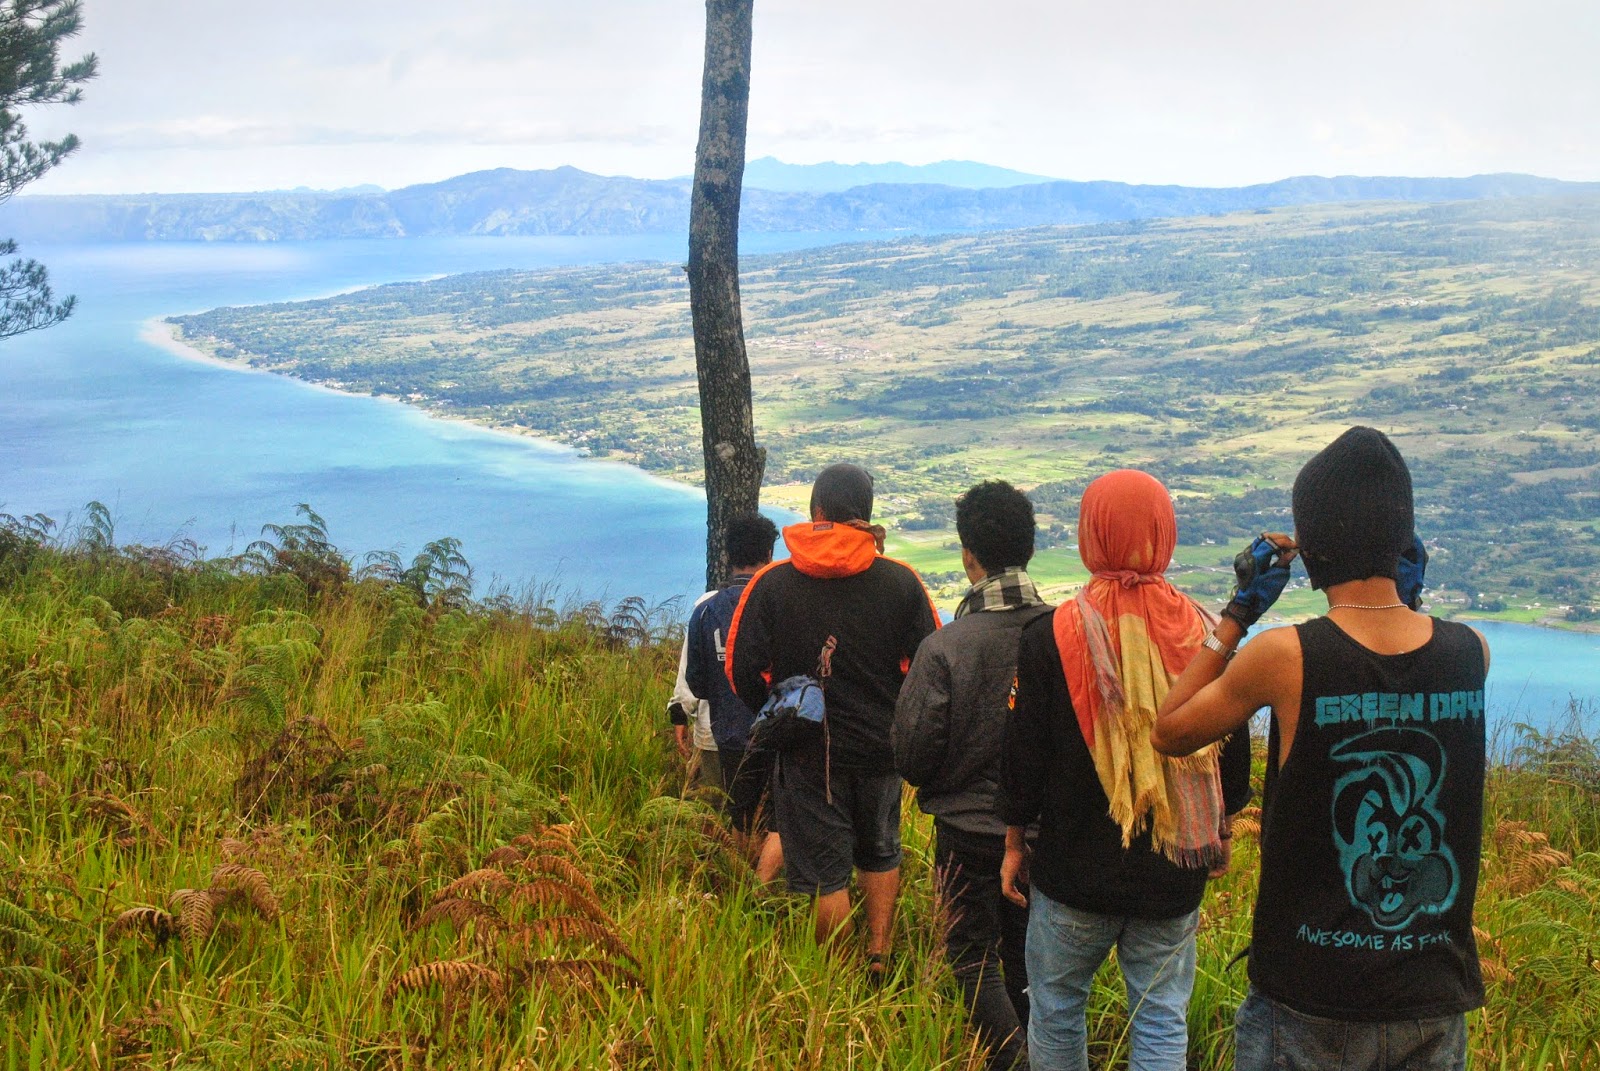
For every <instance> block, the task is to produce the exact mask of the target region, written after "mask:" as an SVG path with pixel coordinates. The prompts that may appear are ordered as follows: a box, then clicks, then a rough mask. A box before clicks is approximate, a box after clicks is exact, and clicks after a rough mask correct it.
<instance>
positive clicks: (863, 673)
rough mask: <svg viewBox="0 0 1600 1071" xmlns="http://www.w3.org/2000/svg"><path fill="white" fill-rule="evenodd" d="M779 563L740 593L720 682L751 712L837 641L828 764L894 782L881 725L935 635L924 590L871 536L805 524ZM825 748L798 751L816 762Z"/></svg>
mask: <svg viewBox="0 0 1600 1071" xmlns="http://www.w3.org/2000/svg"><path fill="white" fill-rule="evenodd" d="M783 540H784V543H785V544H786V545H787V546H788V548H789V554H790V557H789V559H788V560H787V561H781V562H775V563H773V564H772V565H769V566H767V568H765V569H763V570H762V571H761V572H759V573H757V574H756V575H755V577H754V578H752V579H751V581H750V583H749V584H747V585H746V586H745V589H744V596H743V597H742V598H741V599H740V601H739V607H738V609H737V610H735V611H734V615H733V624H732V625H731V626H730V628H729V632H728V652H727V670H728V680H729V681H730V682H731V683H732V684H733V690H734V692H735V693H736V694H737V695H738V696H739V698H740V699H742V700H744V701H745V703H746V704H747V705H748V706H749V707H750V709H751V710H759V709H760V707H761V704H762V703H764V702H766V698H767V692H768V690H769V688H770V687H771V685H772V684H774V683H776V682H778V681H781V680H783V679H785V678H787V677H793V676H797V675H799V674H803V673H814V672H815V671H816V668H817V657H818V655H819V654H821V652H822V647H823V645H824V644H825V643H826V642H827V640H828V637H829V636H833V637H834V638H835V639H836V640H837V641H838V647H837V649H836V650H835V651H834V654H833V676H832V678H831V679H830V680H829V681H828V685H827V709H828V736H829V741H830V744H829V747H830V753H831V761H832V764H833V765H834V766H835V767H838V768H841V769H850V770H859V771H863V772H868V773H892V772H893V771H894V754H893V752H892V751H891V750H890V746H889V726H890V723H891V722H892V721H893V720H894V703H895V698H896V697H897V696H898V695H899V694H900V685H901V682H902V681H904V680H905V675H906V671H907V670H908V669H909V668H910V666H911V658H912V656H913V655H915V654H916V651H917V645H918V644H920V643H921V642H922V640H923V637H925V636H927V635H928V634H929V633H931V632H933V631H934V629H936V628H938V626H939V619H938V616H937V615H936V614H935V612H934V609H933V603H932V601H931V600H930V599H929V598H928V592H927V589H926V588H924V587H923V586H922V581H921V580H920V579H919V578H918V577H917V574H916V572H915V570H913V569H912V568H911V567H910V566H909V565H906V564H904V563H902V562H897V561H894V560H892V559H889V558H885V557H882V556H881V555H879V554H878V553H877V550H876V549H875V547H874V545H873V537H872V535H871V533H869V532H864V531H861V530H859V529H856V528H852V527H848V526H846V525H834V524H831V523H828V522H806V523H803V524H796V525H791V526H790V527H788V528H785V529H784V531H783ZM822 751H823V743H822V742H821V741H820V740H819V741H818V742H817V743H816V744H815V745H814V746H813V747H810V748H808V749H802V750H801V751H800V752H797V753H795V755H794V757H795V758H796V759H797V760H799V761H802V762H805V761H815V762H819V763H820V762H821V760H822Z"/></svg>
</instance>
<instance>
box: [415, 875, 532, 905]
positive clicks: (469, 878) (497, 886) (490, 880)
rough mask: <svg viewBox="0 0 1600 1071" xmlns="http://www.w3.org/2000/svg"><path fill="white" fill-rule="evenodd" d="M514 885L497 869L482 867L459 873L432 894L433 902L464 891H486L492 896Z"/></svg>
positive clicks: (500, 894)
mask: <svg viewBox="0 0 1600 1071" xmlns="http://www.w3.org/2000/svg"><path fill="white" fill-rule="evenodd" d="M515 886H516V882H514V881H512V880H511V879H510V878H508V877H506V876H505V875H504V874H503V873H501V872H500V871H498V870H493V869H490V868H488V867H484V868H481V869H478V870H471V871H468V872H467V873H465V874H463V875H461V876H460V877H459V878H457V879H456V880H455V881H452V882H451V883H450V884H449V885H446V886H445V887H444V888H442V889H440V890H439V891H438V892H436V893H434V894H433V902H434V903H436V904H437V903H439V902H440V901H441V900H449V899H451V898H453V897H460V896H463V895H465V894H466V893H474V892H479V891H486V892H488V893H489V894H490V895H492V896H503V895H505V894H506V893H508V892H510V891H511V890H512V889H513V888H514V887H515Z"/></svg>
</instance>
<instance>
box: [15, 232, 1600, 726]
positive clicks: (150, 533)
mask: <svg viewBox="0 0 1600 1071" xmlns="http://www.w3.org/2000/svg"><path fill="white" fill-rule="evenodd" d="M870 237H880V236H874V235H859V234H858V235H817V234H807V235H758V236H751V237H750V238H748V239H746V240H745V242H744V249H745V252H747V253H759V252H777V251H781V250H785V249H796V248H802V247H806V246H816V245H822V244H828V243H831V242H836V241H847V240H863V239H865V238H870ZM685 250H686V241H685V240H684V239H683V238H670V237H667V238H664V237H592V238H565V237H562V238H454V239H413V240H406V241H345V242H295V243H276V244H239V245H221V244H218V245H210V244H188V243H171V244H164V243H150V244H127V245H92V246H59V247H44V246H36V247H33V248H30V249H27V250H25V252H26V253H27V254H28V255H30V256H34V257H38V258H39V259H40V260H42V261H44V262H45V263H46V264H48V265H49V267H50V271H51V277H52V282H53V283H54V284H55V287H56V290H57V292H58V293H62V294H65V293H75V294H77V295H78V299H79V306H78V311H77V313H76V314H75V315H74V316H73V318H72V319H71V320H69V321H68V322H67V323H65V324H63V325H61V326H59V327H55V328H52V329H50V330H49V331H44V332H38V333H35V334H32V335H28V336H23V337H20V338H16V339H12V340H9V341H7V342H4V343H0V426H3V427H4V428H5V449H4V455H3V457H0V511H3V512H8V513H12V514H18V515H21V514H24V513H34V512H43V513H46V514H48V515H50V516H51V517H54V518H56V519H57V520H58V521H61V522H68V523H70V521H71V520H72V518H73V517H74V516H75V515H81V511H82V508H83V505H84V504H85V503H86V502H89V501H90V500H99V501H102V502H104V503H106V504H107V505H108V506H110V507H111V510H112V513H113V516H114V517H115V519H116V522H117V538H118V540H119V542H124V543H127V542H143V543H164V542H166V541H168V540H170V539H173V538H174V537H179V536H187V537H190V538H193V539H195V540H197V541H198V542H200V543H201V544H203V545H205V546H206V547H207V548H208V549H209V550H210V552H211V553H213V554H223V553H228V552H230V551H237V550H240V549H242V548H243V547H244V546H245V544H247V543H249V542H250V541H251V540H253V539H255V538H256V537H257V536H258V534H259V533H260V529H261V525H263V524H265V523H267V522H287V521H292V520H294V519H295V517H294V507H295V504H296V503H298V502H308V503H310V504H311V505H312V506H313V507H314V508H315V509H316V510H317V511H318V512H320V513H321V514H322V515H323V516H324V517H325V518H327V520H328V522H329V529H330V535H331V536H332V538H333V540H334V542H335V543H337V544H338V545H339V547H340V548H341V549H343V550H344V551H345V552H346V553H355V554H359V553H361V552H364V551H367V550H373V549H392V550H396V551H398V552H400V553H401V554H402V555H404V556H407V557H409V556H410V555H411V554H413V553H415V552H416V551H417V550H418V549H419V548H420V547H421V546H422V544H423V543H425V542H427V541H428V540H430V539H435V538H438V537H440V536H446V535H450V536H455V537H457V538H459V539H460V540H462V543H463V549H464V552H465V553H466V555H467V557H468V558H469V559H470V560H471V561H472V563H473V565H474V567H475V569H476V572H477V578H478V579H477V590H478V592H479V593H480V594H481V593H483V592H485V591H486V590H488V589H489V588H490V587H491V586H494V585H497V584H498V585H503V586H506V587H509V588H511V589H512V590H513V591H520V590H527V589H538V588H541V587H543V588H545V589H547V590H556V591H559V592H560V593H561V595H562V596H564V597H566V598H578V597H583V598H603V599H606V600H608V601H615V600H617V599H620V598H622V597H624V596H627V595H635V594H637V595H642V596H643V597H645V598H646V599H647V600H649V601H651V602H652V603H659V602H662V601H664V600H667V599H670V598H673V597H682V596H684V595H686V594H690V593H693V592H696V591H698V590H699V588H700V583H701V578H702V576H703V574H704V564H703V559H702V555H703V553H704V539H705V536H704V531H705V529H704V525H705V500H704V498H703V497H702V496H701V494H700V493H699V492H698V491H696V490H693V489H690V488H684V487H681V486H677V485H674V484H669V483H666V482H665V481H662V480H658V479H655V478H653V477H650V476H647V475H645V474H644V473H642V472H639V471H637V470H635V469H630V468H627V467H625V466H621V465H613V464H605V463H599V462H594V461H588V460H584V459H582V458H579V457H578V456H577V455H575V454H574V453H573V452H572V451H569V450H566V449H564V448H561V447H555V446H548V445H544V444H541V443H538V442H535V441H533V440H530V439H526V438H519V437H513V436H508V435H503V434H498V433H494V432H490V431H486V430H481V429H477V428H473V427H469V426H467V425H464V424H460V423H455V422H450V421H443V420H436V419H432V418H430V417H427V416H424V415H423V414H421V413H420V412H417V411H415V410H412V409H408V408H406V407H404V406H400V405H396V404H394V403H392V402H385V401H380V400H378V399H374V398H364V397H352V396H347V395H341V394H336V393H333V392H330V391H326V390H321V389H318V388H315V387H311V386H309V385H307V384H303V383H300V382H298V381H295V380H291V379H285V378H281V377H277V376H271V375H265V374H259V373H253V372H247V371H240V370H236V369H230V368H223V367H218V366H212V365H207V364H203V363H198V362H195V361H191V360H188V359H185V358H183V357H180V356H178V355H176V354H175V353H173V352H171V351H170V350H168V349H164V348H162V347H161V346H160V345H158V344H156V343H154V342H152V341H150V340H148V339H146V338H142V337H141V330H142V329H143V328H144V327H145V325H146V324H147V323H148V321H150V320H151V318H153V317H160V316H168V315H172V314H175V313H183V312H196V311H201V310H204V309H209V308H213V307H216V306H218V305H238V304H256V303H261V302H268V301H283V300H292V299H296V298H307V297H314V296H320V295H325V294H329V293H333V292H336V291H339V290H346V289H350V288H352V287H357V286H363V285H369V284H372V283H379V282H396V281H400V280H405V279H420V278H427V277H431V276H435V275H442V274H449V273H453V272H462V271H484V270H492V269H497V268H538V267H550V266H556V265H563V264H586V263H600V262H617V261H641V260H650V261H673V260H681V259H682V258H683V256H684V255H685ZM1485 630H1486V632H1487V633H1488V634H1489V640H1490V643H1491V645H1492V646H1493V648H1494V652H1495V657H1494V665H1493V672H1492V675H1491V679H1490V695H1489V702H1490V706H1491V708H1492V709H1493V710H1494V712H1495V715H1496V717H1497V718H1498V719H1500V720H1502V721H1509V720H1523V721H1529V722H1533V723H1536V724H1549V723H1550V721H1551V719H1552V718H1553V717H1554V716H1555V714H1556V712H1557V711H1559V710H1564V709H1565V708H1566V706H1567V704H1568V700H1569V698H1571V697H1574V696H1575V697H1580V698H1581V697H1594V696H1600V636H1592V635H1579V634H1573V633H1565V632H1556V631H1551V630H1546V629H1536V628H1529V627H1526V626H1516V625H1498V624H1492V625H1488V626H1486V629H1485ZM1588 722H1589V724H1590V725H1594V724H1596V722H1597V718H1596V714H1595V711H1594V709H1593V708H1592V707H1591V708H1590V709H1589V711H1588Z"/></svg>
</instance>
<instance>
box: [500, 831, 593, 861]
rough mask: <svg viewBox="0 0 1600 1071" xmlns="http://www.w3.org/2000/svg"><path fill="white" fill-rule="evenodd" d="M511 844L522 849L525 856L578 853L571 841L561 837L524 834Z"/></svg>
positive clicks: (513, 839)
mask: <svg viewBox="0 0 1600 1071" xmlns="http://www.w3.org/2000/svg"><path fill="white" fill-rule="evenodd" d="M511 844H512V846H514V847H516V848H519V849H521V850H522V853H523V854H524V855H565V856H572V855H575V854H576V853H577V849H576V848H575V847H574V846H573V844H572V842H571V841H570V840H563V839H562V838H560V837H550V836H544V837H534V836H530V835H529V834H527V833H524V834H522V836H520V837H514V838H512V841H511Z"/></svg>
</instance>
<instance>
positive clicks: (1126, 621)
mask: <svg viewBox="0 0 1600 1071" xmlns="http://www.w3.org/2000/svg"><path fill="white" fill-rule="evenodd" d="M1176 544H1177V519H1176V517H1175V515H1174V513H1173V508H1172V498H1171V496H1170V495H1169V494H1168V493H1167V489H1166V488H1165V487H1163V486H1162V485H1161V483H1160V481H1158V480H1156V479H1155V478H1154V477H1153V476H1150V475H1149V474H1147V473H1143V472H1138V471H1135V470H1132V469H1123V470H1120V471H1117V472H1112V473H1108V474H1107V475H1105V476H1102V477H1100V478H1099V479H1097V480H1095V481H1094V482H1093V483H1091V484H1090V485H1089V487H1088V489H1087V490H1086V491H1085V492H1084V495H1083V501H1082V504H1081V506H1080V509H1079V515H1078V552H1079V554H1080V555H1081V557H1082V558H1083V563H1084V566H1085V567H1086V568H1087V569H1088V570H1089V573H1090V579H1089V582H1088V583H1087V584H1086V585H1084V587H1083V589H1082V591H1081V592H1080V593H1079V594H1078V596H1077V597H1076V598H1073V599H1068V600H1067V601H1065V602H1064V603H1062V604H1061V606H1060V607H1058V608H1057V609H1056V611H1055V612H1054V613H1052V614H1050V615H1048V616H1046V617H1043V618H1041V619H1039V620H1038V621H1036V622H1034V623H1033V624H1031V625H1029V627H1028V628H1027V629H1026V630H1025V631H1024V633H1023V636H1022V642H1021V646H1020V648H1019V651H1018V656H1017V680H1016V684H1015V686H1014V688H1013V696H1012V703H1013V708H1012V713H1011V717H1010V721H1009V724H1008V726H1007V730H1006V743H1005V751H1004V756H1003V760H1002V763H1003V764H1002V770H1001V785H1000V801H999V808H1000V815H1001V818H1002V819H1003V820H1004V821H1005V823H1006V826H1007V837H1006V840H1007V843H1006V859H1005V862H1004V864H1003V865H1002V870H1001V876H1002V883H1003V888H1004V891H1005V893H1006V895H1007V896H1008V897H1010V898H1011V899H1012V900H1014V901H1015V902H1017V903H1019V904H1022V903H1027V904H1028V906H1029V921H1028V942H1027V964H1028V979H1029V997H1030V1000H1031V1003H1032V1013H1031V1016H1030V1019H1029V1024H1028V1050H1029V1058H1030V1060H1031V1065H1032V1068H1033V1071H1065V1069H1071V1071H1079V1069H1085V1071H1086V1069H1087V1067H1088V1046H1087V1030H1086V1024H1085V1005H1086V1004H1087V1001H1088V996H1089V987H1090V983H1091V982H1092V980H1093V978H1094V975H1095V971H1096V970H1098V968H1099V967H1100V964H1101V963H1102V962H1103V961H1104V960H1105V958H1106V956H1107V954H1108V953H1109V952H1110V950H1111V949H1112V948H1113V947H1115V948H1116V949H1117V962H1118V964H1119V965H1120V966H1121V968H1122V975H1123V980H1124V982H1125V984H1126V986H1127V990H1128V1007H1129V1008H1130V1009H1132V1029H1131V1031H1130V1050H1131V1052H1130V1064H1129V1066H1130V1068H1131V1069H1132V1071H1165V1069H1172V1071H1182V1069H1183V1067H1184V1066H1185V1059H1186V1055H1187V1049H1188V1027H1187V1019H1188V1007H1189V995H1190V992H1191V991H1192V989H1193V988H1194V972H1195V931H1196V927H1197V925H1198V918H1199V907H1200V899H1201V896H1202V895H1203V893H1204V891H1205V884H1206V878H1207V876H1208V875H1209V874H1218V873H1221V872H1222V871H1223V870H1225V869H1226V865H1227V860H1228V843H1229V838H1230V836H1231V832H1230V830H1229V823H1228V818H1227V816H1228V815H1230V814H1232V813H1233V812H1235V811H1237V810H1238V809H1239V808H1240V807H1242V806H1244V804H1245V803H1246V802H1247V801H1248V800H1249V793H1250V789H1249V775H1250V751H1249V739H1248V735H1247V734H1239V736H1238V738H1236V739H1235V740H1230V741H1229V742H1228V743H1227V744H1226V745H1220V746H1219V745H1212V746H1211V747H1209V748H1207V749H1203V750H1202V751H1200V752H1197V753H1196V754H1195V755H1192V756H1189V757H1187V758H1184V759H1169V758H1166V757H1165V756H1162V755H1159V754H1157V753H1156V751H1155V750H1154V749H1153V748H1152V747H1151V746H1150V730H1151V727H1152V726H1153V725H1154V724H1155V715H1156V708H1157V707H1159V706H1160V704H1161V701H1162V699H1163V698H1164V697H1165V696H1166V694H1167V691H1168V689H1169V688H1170V687H1171V686H1172V683H1173V681H1175V680H1176V679H1177V677H1178V675H1179V674H1180V673H1182V672H1183V670H1184V667H1185V666H1187V665H1188V664H1189V661H1190V660H1191V659H1192V658H1193V657H1194V655H1195V652H1196V651H1198V650H1199V649H1200V647H1201V646H1202V644H1205V643H1206V641H1207V640H1208V638H1209V637H1210V631H1211V628H1212V626H1213V624H1214V619H1213V618H1212V617H1211V616H1210V615H1209V614H1207V613H1206V612H1205V611H1204V610H1202V609H1201V608H1200V607H1199V606H1198V605H1197V604H1196V603H1195V602H1194V601H1193V600H1192V599H1190V598H1189V597H1188V596H1186V595H1184V594H1183V593H1182V592H1180V591H1178V590H1177V589H1176V588H1174V587H1173V586H1172V585H1171V584H1170V583H1168V582H1167V579H1166V577H1165V575H1164V574H1165V572H1166V569H1167V566H1168V565H1170V564H1171V562H1172V552H1173V548H1174V547H1175V545H1176ZM1035 822H1037V823H1038V828H1039V833H1038V840H1037V844H1036V846H1035V848H1034V849H1033V851H1032V853H1031V859H1030V857H1029V852H1028V848H1027V845H1026V842H1025V839H1024V837H1025V831H1026V829H1027V828H1028V827H1029V826H1031V825H1033V824H1034V823H1035ZM1024 883H1026V888H1027V892H1026V893H1025V892H1024V891H1023V890H1024Z"/></svg>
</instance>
